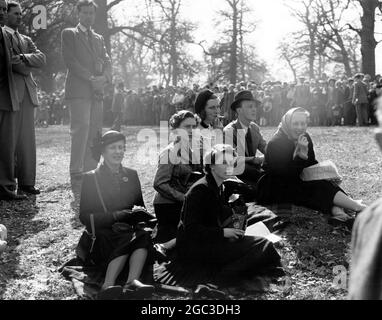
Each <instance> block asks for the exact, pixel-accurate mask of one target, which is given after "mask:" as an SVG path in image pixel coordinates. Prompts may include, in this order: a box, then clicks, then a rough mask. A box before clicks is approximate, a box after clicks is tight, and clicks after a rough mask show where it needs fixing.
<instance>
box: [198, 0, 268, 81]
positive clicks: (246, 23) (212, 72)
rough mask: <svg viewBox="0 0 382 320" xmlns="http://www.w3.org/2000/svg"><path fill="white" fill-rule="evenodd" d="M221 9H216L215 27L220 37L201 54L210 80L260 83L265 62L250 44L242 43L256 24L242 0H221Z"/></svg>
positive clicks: (264, 70)
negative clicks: (216, 19) (219, 30)
mask: <svg viewBox="0 0 382 320" xmlns="http://www.w3.org/2000/svg"><path fill="white" fill-rule="evenodd" d="M224 2H225V4H226V9H225V10H220V11H219V12H218V22H217V23H216V27H217V28H220V29H221V34H222V37H221V38H220V39H218V40H216V41H215V42H214V43H213V44H212V45H211V46H210V48H209V49H208V50H207V49H205V48H204V46H203V43H202V42H200V43H199V44H200V45H201V46H202V48H203V50H204V53H205V61H206V63H207V65H208V67H209V79H210V82H216V81H218V80H225V81H229V82H230V83H233V84H235V83H236V82H238V81H247V80H249V79H251V80H256V81H257V82H261V81H262V80H263V79H264V76H265V73H266V71H267V70H266V65H265V63H263V62H262V61H260V60H259V58H258V57H257V54H256V50H255V48H254V47H253V46H250V45H248V44H246V39H247V37H248V36H250V35H252V34H253V32H254V31H255V28H256V23H255V22H254V21H250V20H249V17H250V14H251V13H252V12H251V11H250V9H249V8H248V6H247V4H246V2H245V1H244V0H225V1H224Z"/></svg>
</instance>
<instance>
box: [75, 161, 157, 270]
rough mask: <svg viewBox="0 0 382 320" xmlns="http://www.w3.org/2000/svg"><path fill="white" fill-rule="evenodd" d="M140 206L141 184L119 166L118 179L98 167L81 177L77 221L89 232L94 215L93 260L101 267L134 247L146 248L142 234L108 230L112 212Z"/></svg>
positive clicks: (129, 171)
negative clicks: (95, 238)
mask: <svg viewBox="0 0 382 320" xmlns="http://www.w3.org/2000/svg"><path fill="white" fill-rule="evenodd" d="M95 174H96V175H97V178H98V183H99V187H100V191H101V194H102V197H103V200H104V203H105V206H106V209H107V212H104V210H103V207H102V203H101V200H100V198H99V196H98V193H97V188H96V184H95V180H94V175H95ZM134 206H142V207H143V206H144V202H143V197H142V191H141V184H140V181H139V178H138V174H137V172H136V171H134V170H131V169H128V168H123V167H121V171H120V175H119V177H118V178H117V177H114V176H113V174H112V172H111V170H110V169H109V168H108V167H107V166H106V165H105V164H101V165H100V166H99V167H98V168H97V169H96V170H95V172H93V171H92V172H89V173H87V174H85V175H84V179H83V183H82V189H81V200H80V220H81V222H82V223H83V224H84V225H85V226H86V229H87V230H88V231H89V232H91V225H90V215H91V214H94V222H95V231H96V236H97V240H96V244H95V247H96V248H95V257H94V258H93V259H94V260H96V261H97V262H98V263H100V264H101V265H104V267H106V266H107V264H108V263H109V262H110V261H111V260H113V259H115V258H117V257H119V256H122V255H125V254H129V253H132V251H134V250H135V249H138V248H147V247H149V244H150V242H149V236H148V235H147V234H146V233H145V232H143V231H142V232H141V231H139V232H135V231H131V232H126V233H123V234H121V233H115V232H114V231H113V229H112V227H113V225H114V223H115V222H116V221H115V220H114V217H113V214H112V213H113V212H115V211H119V210H124V209H132V208H133V207H134Z"/></svg>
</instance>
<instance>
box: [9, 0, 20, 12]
mask: <svg viewBox="0 0 382 320" xmlns="http://www.w3.org/2000/svg"><path fill="white" fill-rule="evenodd" d="M6 3H8V8H7V11H8V12H9V11H11V9H12V8H17V7H20V8H21V5H20V3H18V2H16V1H6Z"/></svg>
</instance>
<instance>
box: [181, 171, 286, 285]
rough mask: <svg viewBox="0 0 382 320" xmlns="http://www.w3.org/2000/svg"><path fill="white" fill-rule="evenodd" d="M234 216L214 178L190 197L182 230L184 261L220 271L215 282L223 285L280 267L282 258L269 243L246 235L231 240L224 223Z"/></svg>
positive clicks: (195, 187) (201, 182) (200, 184)
mask: <svg viewBox="0 0 382 320" xmlns="http://www.w3.org/2000/svg"><path fill="white" fill-rule="evenodd" d="M231 215H232V209H231V208H230V207H229V206H228V205H227V204H226V202H225V201H224V196H223V192H222V190H220V189H219V188H218V186H217V184H216V182H215V179H214V178H213V176H212V175H210V174H207V175H206V176H205V177H204V178H202V179H201V180H199V181H198V182H197V183H196V184H194V185H193V186H192V187H191V189H190V190H189V191H188V192H187V194H186V199H185V201H184V205H183V209H182V214H181V221H180V223H179V227H178V234H177V238H176V241H177V245H176V249H177V256H178V257H179V258H180V260H181V261H183V262H184V263H186V264H187V266H190V265H195V266H200V265H202V267H203V268H208V269H209V268H211V269H215V268H216V269H215V272H216V279H215V280H216V281H223V282H226V281H227V280H232V279H234V278H236V277H243V276H245V275H246V274H247V273H248V274H250V275H253V274H254V273H256V272H259V271H260V270H262V269H266V268H268V267H273V266H279V263H280V256H279V255H278V253H277V252H276V250H275V248H274V247H273V245H272V243H270V242H269V241H268V240H266V239H264V238H260V237H249V236H245V237H243V238H242V239H239V240H236V241H229V240H228V239H226V238H225V237H224V228H223V226H222V221H225V220H226V219H227V218H229V217H230V216H231ZM197 268H198V267H197Z"/></svg>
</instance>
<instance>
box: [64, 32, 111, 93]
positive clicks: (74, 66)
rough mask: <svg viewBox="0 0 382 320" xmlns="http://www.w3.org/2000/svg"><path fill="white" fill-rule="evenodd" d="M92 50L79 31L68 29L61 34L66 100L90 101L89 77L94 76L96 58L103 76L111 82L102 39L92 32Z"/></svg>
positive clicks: (107, 59)
mask: <svg viewBox="0 0 382 320" xmlns="http://www.w3.org/2000/svg"><path fill="white" fill-rule="evenodd" d="M92 44H93V50H92V48H91V47H90V44H89V41H88V38H87V35H86V34H85V33H84V32H83V31H82V30H81V29H80V27H79V25H78V26H77V27H76V28H68V29H65V30H63V31H62V34H61V45H62V47H61V50H62V57H63V59H64V62H65V64H66V67H67V68H68V73H67V77H66V85H65V98H66V99H79V98H83V99H90V98H92V97H93V90H92V86H91V82H90V80H89V79H90V77H91V76H96V75H97V72H96V67H95V65H96V61H95V60H96V59H95V58H94V56H95V55H96V56H98V57H99V58H100V59H102V60H103V62H104V68H103V69H104V70H103V71H104V72H103V75H104V76H106V78H107V80H108V82H111V80H112V79H111V74H112V73H111V60H110V58H109V56H108V54H107V51H106V47H105V41H104V39H103V37H102V36H101V35H99V34H97V33H94V32H93V31H92Z"/></svg>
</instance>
